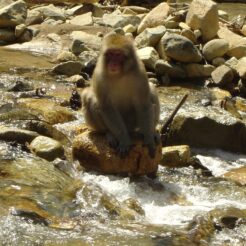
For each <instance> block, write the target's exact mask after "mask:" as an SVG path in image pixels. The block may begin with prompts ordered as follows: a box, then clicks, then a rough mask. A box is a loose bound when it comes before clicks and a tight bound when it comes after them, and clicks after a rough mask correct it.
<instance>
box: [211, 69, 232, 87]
mask: <svg viewBox="0 0 246 246" xmlns="http://www.w3.org/2000/svg"><path fill="white" fill-rule="evenodd" d="M211 76H212V79H213V81H214V83H215V84H216V85H218V86H219V87H224V88H229V87H231V85H232V82H233V79H234V74H233V71H232V69H231V68H229V67H228V66H226V65H221V66H219V67H217V68H216V69H215V70H214V71H213V72H212V74H211Z"/></svg>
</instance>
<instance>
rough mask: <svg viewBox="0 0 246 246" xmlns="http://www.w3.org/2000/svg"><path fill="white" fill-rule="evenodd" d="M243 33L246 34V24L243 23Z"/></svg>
mask: <svg viewBox="0 0 246 246" xmlns="http://www.w3.org/2000/svg"><path fill="white" fill-rule="evenodd" d="M241 33H242V34H243V35H244V36H246V24H245V25H243V27H242V29H241Z"/></svg>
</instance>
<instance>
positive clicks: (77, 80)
mask: <svg viewBox="0 0 246 246" xmlns="http://www.w3.org/2000/svg"><path fill="white" fill-rule="evenodd" d="M66 81H68V82H70V83H73V84H76V86H77V87H80V88H81V87H82V88H83V87H84V86H85V79H84V78H83V76H81V75H78V74H77V75H73V76H71V77H69V78H67V80H66Z"/></svg>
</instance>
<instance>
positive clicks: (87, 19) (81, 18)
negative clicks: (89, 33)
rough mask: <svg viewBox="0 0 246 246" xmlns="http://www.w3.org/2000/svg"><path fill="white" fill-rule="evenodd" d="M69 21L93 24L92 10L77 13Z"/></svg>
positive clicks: (78, 23) (76, 23)
mask: <svg viewBox="0 0 246 246" xmlns="http://www.w3.org/2000/svg"><path fill="white" fill-rule="evenodd" d="M70 23H71V24H73V25H81V26H92V25H93V18H92V12H88V13H86V14H83V15H77V16H75V17H74V18H72V19H71V20H70Z"/></svg>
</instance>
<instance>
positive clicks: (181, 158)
mask: <svg viewBox="0 0 246 246" xmlns="http://www.w3.org/2000/svg"><path fill="white" fill-rule="evenodd" d="M190 156H191V154H190V148H189V146H188V145H180V146H168V147H164V148H162V159H161V161H160V164H161V165H162V166H167V167H184V166H188V165H189V161H190Z"/></svg>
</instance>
